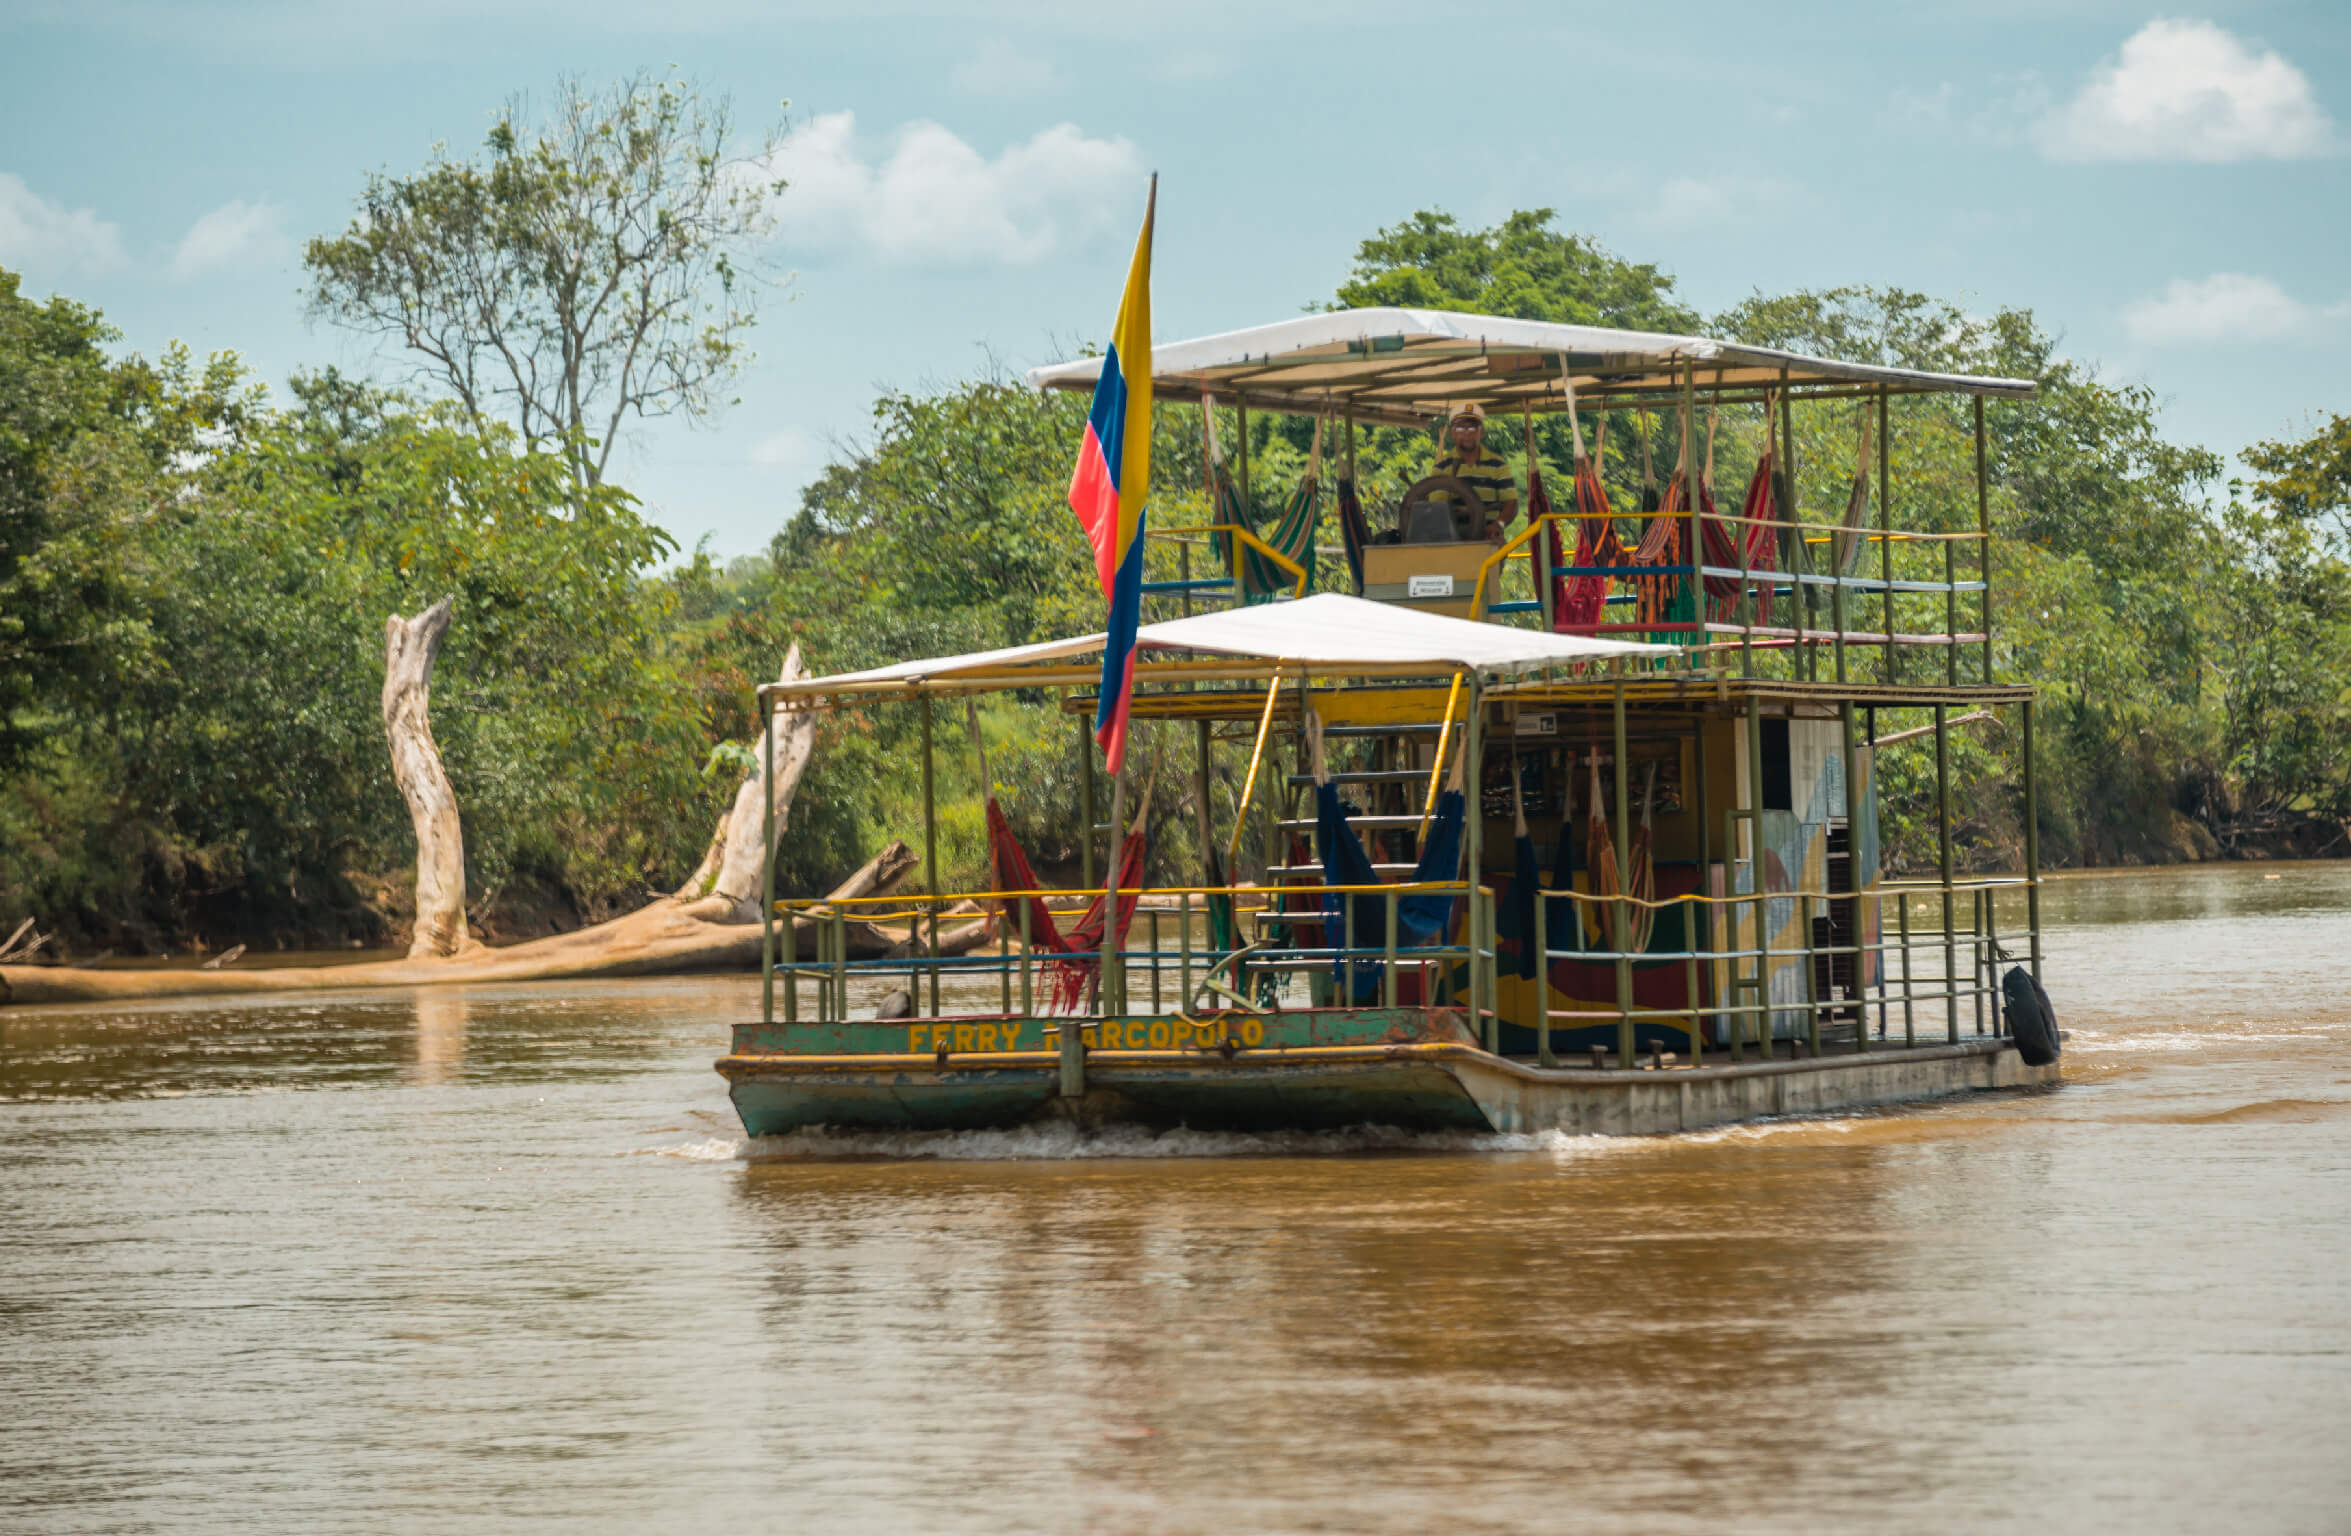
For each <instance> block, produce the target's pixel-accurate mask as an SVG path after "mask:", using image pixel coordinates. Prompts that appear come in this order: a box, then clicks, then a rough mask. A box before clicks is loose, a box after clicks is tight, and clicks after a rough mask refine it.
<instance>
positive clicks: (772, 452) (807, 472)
mask: <svg viewBox="0 0 2351 1536" xmlns="http://www.w3.org/2000/svg"><path fill="white" fill-rule="evenodd" d="M751 462H752V463H754V464H756V465H758V466H759V467H760V468H761V469H769V470H774V471H775V472H776V474H777V475H778V477H780V478H782V479H785V480H789V481H791V482H792V483H793V484H794V485H805V484H807V483H808V482H809V481H811V480H813V479H815V478H816V473H817V471H818V470H820V469H822V468H824V463H825V449H824V444H823V443H820V442H818V441H817V439H816V437H815V435H814V434H813V433H810V432H806V431H803V430H802V429H800V428H799V427H786V428H784V429H783V430H782V431H781V432H770V433H769V434H768V435H767V436H765V437H763V438H761V439H760V440H759V441H758V442H756V443H754V444H752V445H751Z"/></svg>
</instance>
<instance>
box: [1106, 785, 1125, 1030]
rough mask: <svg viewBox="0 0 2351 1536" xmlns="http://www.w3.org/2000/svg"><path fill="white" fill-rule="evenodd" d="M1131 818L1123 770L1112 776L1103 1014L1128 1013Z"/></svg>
mask: <svg viewBox="0 0 2351 1536" xmlns="http://www.w3.org/2000/svg"><path fill="white" fill-rule="evenodd" d="M1126 819H1127V776H1126V773H1125V772H1124V770H1123V766H1122V770H1121V771H1120V772H1118V773H1114V774H1112V775H1111V776H1110V863H1109V865H1108V866H1107V868H1108V869H1109V872H1110V878H1109V879H1108V881H1107V882H1106V884H1107V887H1108V889H1107V891H1106V893H1105V895H1104V897H1103V902H1102V1011H1103V1012H1104V1013H1105V1014H1108V1013H1114V1012H1115V1013H1124V1012H1125V1011H1126V991H1127V978H1126V956H1125V954H1124V952H1123V950H1122V947H1121V946H1122V943H1123V940H1124V935H1122V934H1121V933H1120V932H1119V931H1118V875H1119V852H1120V849H1121V848H1122V846H1123V845H1124V843H1125V839H1124V838H1123V837H1122V836H1121V835H1120V834H1121V833H1122V832H1123V831H1124V830H1125V827H1126Z"/></svg>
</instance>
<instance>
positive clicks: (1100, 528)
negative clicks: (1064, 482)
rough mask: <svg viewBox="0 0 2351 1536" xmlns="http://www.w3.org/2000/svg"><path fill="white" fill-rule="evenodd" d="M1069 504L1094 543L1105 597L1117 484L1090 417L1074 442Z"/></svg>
mask: <svg viewBox="0 0 2351 1536" xmlns="http://www.w3.org/2000/svg"><path fill="white" fill-rule="evenodd" d="M1069 506H1070V510H1071V511H1073V512H1075V513H1076V514H1077V515H1078V523H1079V525H1080V526H1082V527H1083V528H1084V529H1085V530H1086V540H1087V542H1088V543H1090V544H1092V545H1093V546H1094V573H1095V575H1096V576H1097V577H1098V578H1100V580H1101V583H1102V595H1103V596H1104V597H1105V598H1107V597H1109V596H1110V592H1111V587H1112V585H1113V584H1114V583H1115V582H1116V581H1117V578H1118V557H1119V551H1118V549H1117V543H1118V485H1117V483H1116V482H1114V481H1113V480H1112V479H1111V477H1110V461H1109V459H1108V458H1107V457H1105V456H1104V454H1103V450H1102V439H1101V438H1099V437H1096V436H1095V435H1094V424H1093V423H1092V422H1090V421H1089V422H1087V423H1086V440H1085V441H1084V442H1083V443H1081V444H1079V445H1078V462H1077V467H1076V468H1075V469H1073V470H1072V471H1070V476H1069Z"/></svg>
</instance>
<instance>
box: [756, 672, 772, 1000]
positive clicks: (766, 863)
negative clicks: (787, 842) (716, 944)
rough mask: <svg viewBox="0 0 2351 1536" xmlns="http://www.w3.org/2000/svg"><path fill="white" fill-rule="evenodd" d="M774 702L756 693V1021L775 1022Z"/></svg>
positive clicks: (764, 692) (764, 693) (760, 692)
mask: <svg viewBox="0 0 2351 1536" xmlns="http://www.w3.org/2000/svg"><path fill="white" fill-rule="evenodd" d="M775 772H776V733H775V701H774V700H773V699H771V698H769V697H768V696H767V690H766V689H764V688H762V689H761V690H760V691H759V848H760V857H759V1022H760V1023H762V1024H773V1023H774V1022H775V1021H776V928H775V911H776V797H775V782H776V780H775Z"/></svg>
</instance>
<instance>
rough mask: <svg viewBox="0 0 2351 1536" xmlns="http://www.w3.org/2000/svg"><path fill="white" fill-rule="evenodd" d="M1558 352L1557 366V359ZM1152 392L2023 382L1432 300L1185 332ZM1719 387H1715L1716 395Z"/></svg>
mask: <svg viewBox="0 0 2351 1536" xmlns="http://www.w3.org/2000/svg"><path fill="white" fill-rule="evenodd" d="M1563 360H1564V364H1563ZM1151 361H1152V377H1153V384H1154V388H1155V389H1156V391H1157V392H1158V394H1159V395H1160V396H1161V397H1162V398H1164V399H1172V400H1195V401H1196V400H1198V399H1199V398H1200V397H1201V396H1202V395H1203V394H1212V395H1217V396H1220V397H1222V398H1224V399H1227V400H1230V399H1232V398H1234V397H1235V396H1236V395H1239V396H1246V397H1247V399H1248V402H1249V403H1250V404H1251V405H1255V406H1259V407H1262V408H1264V409H1268V410H1276V411H1296V412H1300V413H1303V414H1314V413H1318V412H1321V411H1324V410H1331V409H1338V410H1352V411H1353V412H1354V414H1355V415H1356V416H1358V417H1361V418H1363V419H1365V420H1371V421H1386V422H1391V423H1395V424H1398V425H1409V426H1419V425H1423V424H1425V423H1427V422H1429V421H1430V420H1432V419H1434V418H1435V417H1438V416H1440V415H1443V414H1444V413H1445V412H1447V411H1449V410H1451V409H1452V408H1453V407H1454V406H1456V405H1458V404H1460V403H1462V402H1465V401H1473V400H1474V401H1476V402H1477V403H1478V404H1480V405H1482V406H1484V407H1485V408H1486V409H1487V410H1488V411H1491V412H1507V413H1510V414H1516V413H1517V412H1518V411H1519V410H1520V409H1521V408H1522V407H1523V408H1526V409H1531V410H1536V411H1557V410H1564V409H1566V406H1567V395H1566V391H1565V390H1564V389H1563V388H1562V387H1561V383H1560V381H1561V378H1562V376H1563V374H1564V373H1565V372H1566V371H1567V370H1570V369H1572V370H1573V376H1574V380H1575V393H1576V403H1577V406H1578V408H1579V409H1587V410H1600V409H1608V408H1611V407H1620V406H1633V405H1661V404H1665V403H1667V402H1669V401H1670V400H1671V399H1672V398H1673V397H1675V396H1676V395H1678V394H1679V393H1680V392H1681V389H1682V385H1683V370H1684V368H1685V367H1687V368H1691V369H1693V370H1694V372H1695V381H1694V382H1695V386H1696V388H1697V390H1698V391H1699V392H1700V393H1701V394H1702V395H1703V396H1704V397H1705V398H1706V399H1708V400H1709V401H1712V400H1715V399H1717V398H1719V399H1721V400H1723V401H1725V402H1729V401H1738V400H1752V399H1756V398H1759V397H1760V396H1761V395H1762V394H1764V393H1765V392H1766V391H1768V390H1775V389H1779V388H1781V387H1782V386H1783V384H1784V385H1785V387H1786V388H1788V390H1789V391H1790V392H1791V393H1792V394H1796V395H1799V396H1804V395H1810V396H1822V395H1827V396H1837V395H1846V394H1861V393H1875V392H1876V391H1877V390H1879V389H1881V388H1882V389H1885V390H1888V391H1890V392H1891V393H1894V394H1944V393H1958V394H1972V395H1992V396H1996V397H2000V398H2005V399H2014V400H2021V399H2029V398H2030V397H2031V396H2032V394H2033V381H2032V380H2030V379H1992V378H1974V377H1970V376H1967V375H1963V374H1948V373H1926V372H1922V371H1919V370H1917V369H1912V368H1882V367H1878V366H1875V365H1873V364H1869V363H1844V362H1837V361H1835V360H1834V359H1830V358H1822V357H1805V356H1803V355H1801V354H1799V353H1795V352H1781V351H1777V350H1775V349H1773V348H1770V347H1749V346H1742V345H1740V344H1738V343H1736V342H1729V341H1714V340H1710V339H1709V338H1707V337H1704V336H1673V335H1667V334H1665V333H1663V332H1659V331H1618V330H1610V329H1608V328H1606V327H1604V326H1595V325H1558V324H1554V323H1552V322H1550V321H1545V320H1509V319H1504V318H1502V317H1500V316H1497V315H1466V314H1458V313H1454V312H1452V311H1449V310H1438V309H1347V310H1338V311H1334V312H1332V313H1329V314H1318V315H1301V316H1299V317H1298V318H1297V319H1294V320H1280V321H1276V322H1275V323H1274V324H1272V325H1260V326H1255V327H1253V328H1251V329H1249V330H1245V331H1227V332H1225V333H1224V334H1222V335H1219V336H1203V337H1200V338H1198V339H1197V340H1193V341H1178V342H1168V343H1156V342H1155V343H1154V344H1153V346H1152V349H1151ZM1101 368H1102V360H1101V359H1100V358H1098V357H1084V358H1077V359H1075V360H1073V361H1070V362H1066V363H1053V364H1050V365H1048V366H1046V367H1043V368H1032V369H1030V370H1029V374H1028V380H1029V383H1030V384H1031V385H1032V386H1033V387H1035V388H1037V389H1079V390H1091V389H1092V388H1093V387H1094V380H1095V378H1096V377H1097V375H1099V374H1100V372H1101ZM1718 392H1719V393H1718Z"/></svg>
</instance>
